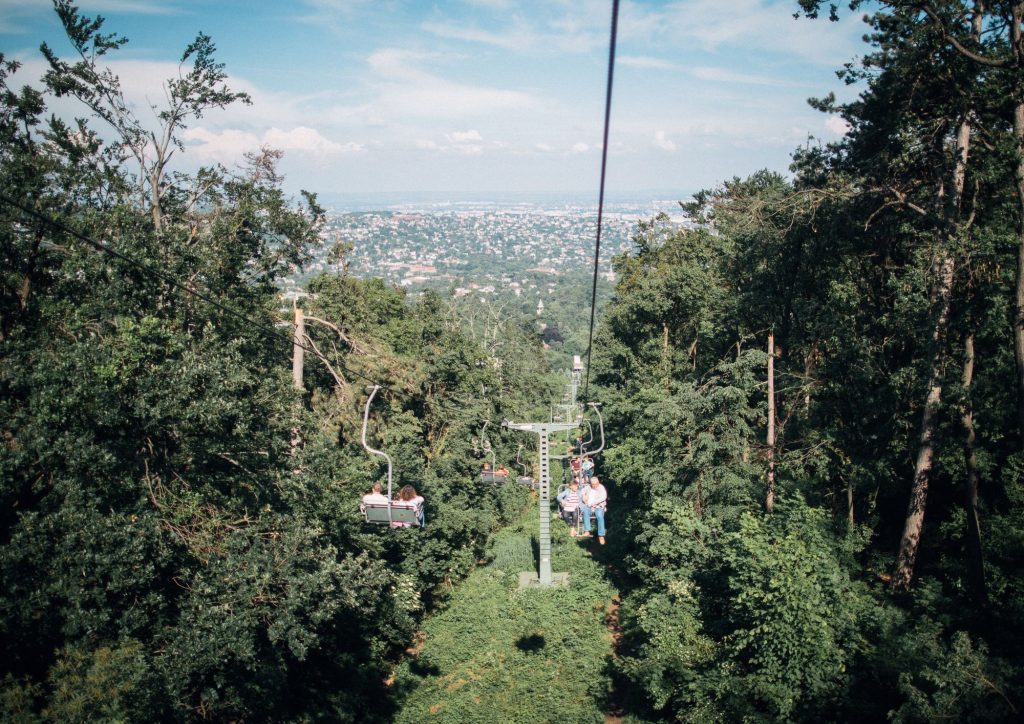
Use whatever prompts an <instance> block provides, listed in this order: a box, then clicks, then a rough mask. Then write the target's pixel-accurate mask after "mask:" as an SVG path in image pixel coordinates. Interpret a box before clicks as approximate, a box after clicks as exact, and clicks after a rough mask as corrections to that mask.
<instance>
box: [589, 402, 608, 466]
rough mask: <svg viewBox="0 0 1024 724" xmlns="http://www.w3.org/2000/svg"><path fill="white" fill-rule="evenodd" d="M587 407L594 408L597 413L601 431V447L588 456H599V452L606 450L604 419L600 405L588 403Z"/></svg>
mask: <svg viewBox="0 0 1024 724" xmlns="http://www.w3.org/2000/svg"><path fill="white" fill-rule="evenodd" d="M587 405H588V406H589V407H592V408H594V412H596V413H597V423H598V427H599V428H600V430H601V445H600V446H599V447H598V448H597V449H596V450H591V451H589V452H588V453H587V455H597V454H598V453H599V452H601V451H602V450H604V418H602V417H601V410H600V403H598V402H588V403H587Z"/></svg>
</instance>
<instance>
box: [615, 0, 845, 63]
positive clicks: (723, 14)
mask: <svg viewBox="0 0 1024 724" xmlns="http://www.w3.org/2000/svg"><path fill="white" fill-rule="evenodd" d="M633 10H634V13H633V14H634V15H635V16H636V18H635V19H634V20H633V21H632V26H633V27H634V28H635V30H636V32H638V33H641V34H640V35H639V36H638V37H642V38H646V39H647V41H648V42H651V40H652V39H657V40H659V41H664V42H669V43H672V44H676V45H678V44H679V43H680V42H681V41H682V40H693V41H696V42H697V43H699V44H700V45H701V46H702V47H703V48H704V49H706V50H713V51H717V50H719V49H721V48H723V47H724V48H742V49H744V50H747V51H751V50H760V51H768V52H772V53H778V54H780V55H783V56H788V57H794V56H796V57H799V58H802V59H803V60H805V61H811V62H814V63H828V64H834V63H835V62H836V58H837V56H838V57H841V58H849V57H851V56H853V55H854V54H855V53H856V52H858V50H859V47H858V46H857V45H856V44H855V43H856V38H857V37H858V36H859V33H855V32H852V30H853V28H854V27H860V25H861V16H860V15H859V14H858V13H846V14H845V15H843V16H842V17H841V19H840V21H839V22H837V23H829V22H827V21H823V20H813V21H812V20H807V19H799V20H798V19H795V18H794V17H793V8H792V6H791V4H790V3H786V2H765V0H730V2H722V0H685V1H684V0H677V1H676V2H672V3H669V4H667V5H665V6H660V7H657V9H655V10H650V11H647V12H645V11H644V10H643V9H642V8H640V7H639V6H636V5H634V6H633Z"/></svg>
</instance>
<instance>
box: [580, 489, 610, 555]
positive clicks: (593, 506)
mask: <svg viewBox="0 0 1024 724" xmlns="http://www.w3.org/2000/svg"><path fill="white" fill-rule="evenodd" d="M582 502H583V537H588V536H590V516H594V517H595V518H597V542H598V543H600V544H601V545H604V533H605V530H604V514H605V511H606V510H607V509H608V491H607V490H605V487H604V486H603V485H602V484H601V479H600V478H598V477H597V476H596V475H595V476H593V477H592V478H590V485H589V486H588V487H586V488H584V489H583V496H582Z"/></svg>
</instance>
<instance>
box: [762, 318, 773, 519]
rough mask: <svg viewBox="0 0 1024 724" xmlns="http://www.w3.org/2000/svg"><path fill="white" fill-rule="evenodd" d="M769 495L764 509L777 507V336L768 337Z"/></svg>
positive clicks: (770, 510)
mask: <svg viewBox="0 0 1024 724" xmlns="http://www.w3.org/2000/svg"><path fill="white" fill-rule="evenodd" d="M767 443H768V494H767V495H766V496H765V500H764V507H765V510H767V511H768V512H769V513H771V512H772V509H773V508H774V507H775V335H774V334H769V335H768V439H767Z"/></svg>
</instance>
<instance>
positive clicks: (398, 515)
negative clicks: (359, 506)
mask: <svg viewBox="0 0 1024 724" xmlns="http://www.w3.org/2000/svg"><path fill="white" fill-rule="evenodd" d="M390 507H391V517H390V518H389V517H388V505H387V504H386V503H367V504H366V505H364V506H363V514H364V515H365V516H366V522H367V523H382V524H384V525H387V524H388V523H412V524H413V525H417V524H418V521H417V520H416V513H417V510H416V509H415V508H407V507H405V506H398V505H392V506H390Z"/></svg>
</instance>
